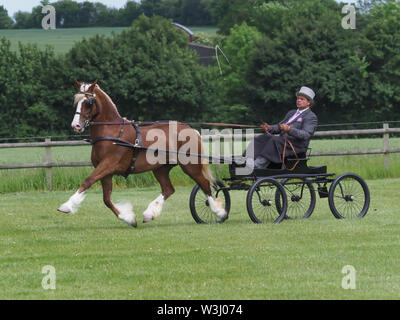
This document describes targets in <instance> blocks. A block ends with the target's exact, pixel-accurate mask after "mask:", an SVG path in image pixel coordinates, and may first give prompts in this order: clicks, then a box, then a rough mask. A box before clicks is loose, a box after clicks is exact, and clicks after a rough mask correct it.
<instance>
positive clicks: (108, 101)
mask: <svg viewBox="0 0 400 320" xmlns="http://www.w3.org/2000/svg"><path fill="white" fill-rule="evenodd" d="M96 89H97V90H98V91H100V93H101V94H102V95H103V96H104V97H105V99H106V100H107V103H109V104H110V105H111V106H112V107H113V108H114V109H115V112H116V113H117V114H118V116H120V114H119V112H118V109H117V106H116V105H115V103H114V102H113V101H112V100H111V98H110V96H109V95H108V94H107V93H105V92H104V91H103V90H101V88H100V87H99V85H98V84H96Z"/></svg>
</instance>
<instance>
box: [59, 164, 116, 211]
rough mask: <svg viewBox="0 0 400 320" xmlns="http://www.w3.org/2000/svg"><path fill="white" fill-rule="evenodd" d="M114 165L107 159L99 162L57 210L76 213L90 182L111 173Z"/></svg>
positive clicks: (94, 181)
mask: <svg viewBox="0 0 400 320" xmlns="http://www.w3.org/2000/svg"><path fill="white" fill-rule="evenodd" d="M114 168H115V166H114V165H113V164H110V163H109V162H107V161H103V162H101V163H100V164H99V165H98V166H97V168H96V169H94V171H93V172H92V174H91V175H90V176H89V177H88V178H86V179H85V181H83V183H82V184H81V186H80V188H79V189H78V191H76V192H75V193H74V194H73V195H72V196H71V197H70V198H69V199H68V201H67V202H64V203H63V204H62V205H61V206H60V207H59V208H58V211H60V212H64V213H76V212H77V211H78V209H79V207H80V205H81V204H82V202H83V200H85V191H86V190H87V189H89V188H90V187H91V186H92V184H94V183H96V182H97V181H99V180H100V179H102V178H104V177H105V176H108V175H110V174H112V173H113V171H114Z"/></svg>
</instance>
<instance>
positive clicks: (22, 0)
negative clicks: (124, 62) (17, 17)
mask: <svg viewBox="0 0 400 320" xmlns="http://www.w3.org/2000/svg"><path fill="white" fill-rule="evenodd" d="M75 1H76V2H85V1H89V2H101V3H103V4H105V5H106V6H107V7H110V8H112V7H114V8H117V9H119V8H122V7H124V5H125V3H126V2H127V0H96V1H90V0H75ZM51 2H56V0H54V1H52V0H50V3H51ZM137 2H138V1H137ZM1 5H2V6H3V7H4V8H6V10H7V11H8V16H10V17H13V15H14V13H16V12H17V11H28V12H31V11H32V8H33V7H36V6H39V5H40V0H0V6H1Z"/></svg>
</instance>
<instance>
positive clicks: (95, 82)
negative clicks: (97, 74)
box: [88, 79, 98, 92]
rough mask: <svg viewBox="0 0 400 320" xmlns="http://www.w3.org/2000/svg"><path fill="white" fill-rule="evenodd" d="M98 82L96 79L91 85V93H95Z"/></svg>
mask: <svg viewBox="0 0 400 320" xmlns="http://www.w3.org/2000/svg"><path fill="white" fill-rule="evenodd" d="M97 80H98V79H96V80H95V81H94V82H93V83H92V84H91V85H90V87H89V89H88V91H89V92H93V91H94V88H95V87H96V84H97Z"/></svg>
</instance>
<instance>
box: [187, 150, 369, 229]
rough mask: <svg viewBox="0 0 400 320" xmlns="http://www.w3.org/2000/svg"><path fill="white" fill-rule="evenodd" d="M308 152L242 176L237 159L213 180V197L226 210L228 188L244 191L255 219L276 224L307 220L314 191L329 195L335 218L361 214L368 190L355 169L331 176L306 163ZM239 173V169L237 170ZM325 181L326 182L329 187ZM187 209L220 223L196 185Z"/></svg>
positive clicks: (366, 204) (201, 219) (324, 169)
mask: <svg viewBox="0 0 400 320" xmlns="http://www.w3.org/2000/svg"><path fill="white" fill-rule="evenodd" d="M308 159H309V154H308V155H307V156H306V155H305V154H304V155H300V157H299V158H297V159H286V161H285V164H284V165H283V166H282V165H281V164H271V165H269V166H268V168H266V169H255V170H254V171H253V172H252V173H251V174H240V172H239V171H240V170H237V169H238V168H241V167H242V168H243V167H244V164H242V165H238V164H237V163H236V162H235V161H232V163H231V164H230V165H229V172H230V177H229V178H224V179H223V180H224V182H225V183H226V184H225V183H224V182H222V181H219V180H217V181H216V182H215V184H214V186H213V196H214V197H216V198H220V199H221V200H222V201H223V203H224V205H225V210H226V211H227V212H228V213H229V210H230V207H231V198H230V193H229V191H231V190H245V191H247V197H246V207H247V212H248V214H249V216H250V219H251V220H252V221H253V222H254V223H279V222H281V221H282V220H284V219H296V218H309V217H310V216H311V214H312V213H313V211H314V208H315V204H316V199H317V193H318V195H319V197H320V198H328V203H329V208H330V210H331V212H332V214H333V215H334V216H335V218H337V219H343V218H353V217H358V218H361V217H364V216H365V215H366V214H367V211H368V208H369V203H370V194H369V189H368V186H367V184H366V183H365V181H364V180H363V179H362V178H361V177H360V176H358V175H356V174H354V173H344V174H341V175H339V176H338V177H335V174H334V173H327V167H326V166H321V167H313V166H308V165H307V160H308ZM238 172H239V173H238ZM328 185H330V187H329V189H328ZM190 211H191V214H192V216H193V218H194V220H195V221H196V222H197V223H217V222H222V221H219V220H218V219H217V217H216V216H215V215H214V214H213V213H212V212H211V210H210V208H209V203H208V200H207V197H205V196H204V195H203V193H202V192H201V191H200V189H199V187H198V186H197V185H196V186H195V187H194V188H193V190H192V193H191V195H190Z"/></svg>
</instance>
